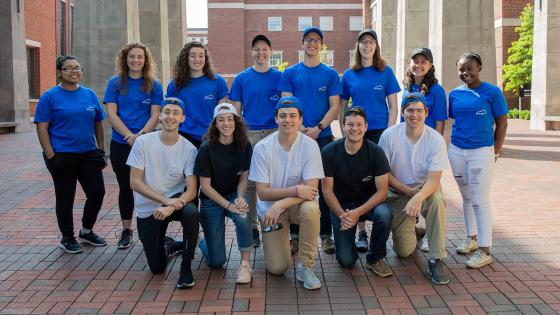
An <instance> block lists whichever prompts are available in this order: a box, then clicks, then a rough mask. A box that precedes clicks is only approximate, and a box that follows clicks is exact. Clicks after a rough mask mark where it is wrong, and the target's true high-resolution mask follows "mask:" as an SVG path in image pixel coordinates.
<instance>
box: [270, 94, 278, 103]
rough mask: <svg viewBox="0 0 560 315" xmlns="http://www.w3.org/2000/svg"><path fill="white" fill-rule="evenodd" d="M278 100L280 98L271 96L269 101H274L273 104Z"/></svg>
mask: <svg viewBox="0 0 560 315" xmlns="http://www.w3.org/2000/svg"><path fill="white" fill-rule="evenodd" d="M279 99H280V96H278V95H273V96H271V97H270V100H271V101H274V102H276V101H278V100H279Z"/></svg>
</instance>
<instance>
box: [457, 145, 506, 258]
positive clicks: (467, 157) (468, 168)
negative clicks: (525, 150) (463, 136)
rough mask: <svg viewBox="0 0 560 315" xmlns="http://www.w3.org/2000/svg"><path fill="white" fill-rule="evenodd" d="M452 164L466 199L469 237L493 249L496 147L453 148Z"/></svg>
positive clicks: (465, 212)
mask: <svg viewBox="0 0 560 315" xmlns="http://www.w3.org/2000/svg"><path fill="white" fill-rule="evenodd" d="M449 162H450V163H451V169H452V170H453V176H454V177H455V181H456V182H457V185H458V186H459V190H460V191H461V196H462V197H463V212H464V216H465V227H466V229H467V236H474V235H477V240H478V246H480V247H491V246H492V210H491V209H490V184H491V183H492V177H493V176H494V164H495V160H494V147H493V146H489V147H482V148H478V149H461V148H459V147H456V146H454V145H453V144H450V145H449Z"/></svg>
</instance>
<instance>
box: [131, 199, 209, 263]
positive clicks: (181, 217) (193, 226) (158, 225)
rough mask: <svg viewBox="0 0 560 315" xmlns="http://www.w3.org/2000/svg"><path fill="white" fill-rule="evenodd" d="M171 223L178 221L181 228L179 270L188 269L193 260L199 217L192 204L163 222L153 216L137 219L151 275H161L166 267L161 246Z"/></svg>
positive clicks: (165, 255) (139, 234)
mask: <svg viewBox="0 0 560 315" xmlns="http://www.w3.org/2000/svg"><path fill="white" fill-rule="evenodd" d="M154 210H155V209H154ZM171 221H179V222H181V226H182V227H183V256H182V258H183V260H182V262H181V270H184V269H185V268H190V264H191V261H192V260H193V258H194V250H195V249H196V242H197V241H198V223H199V221H200V216H199V213H198V209H197V208H196V206H195V205H194V204H193V203H192V202H189V203H188V204H187V205H186V206H184V207H183V209H181V210H178V211H175V212H174V213H173V214H172V215H170V216H169V217H167V218H166V219H165V220H163V221H160V220H156V219H154V216H153V215H151V216H149V217H147V218H137V221H136V225H137V228H138V237H139V238H140V241H142V245H143V246H144V253H146V259H147V260H148V266H149V267H150V270H151V271H152V272H153V273H163V272H164V271H165V267H166V266H167V254H168V253H166V252H165V247H164V246H163V245H164V236H165V232H166V231H167V226H168V225H169V222H171Z"/></svg>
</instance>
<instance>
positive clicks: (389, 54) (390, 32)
mask: <svg viewBox="0 0 560 315" xmlns="http://www.w3.org/2000/svg"><path fill="white" fill-rule="evenodd" d="M397 5H398V0H377V1H373V6H377V8H376V9H375V10H374V12H372V15H373V14H375V18H374V19H375V22H374V26H375V28H374V29H375V32H376V33H377V37H378V40H379V45H380V46H381V55H382V56H383V57H385V59H387V62H388V63H389V65H390V66H391V68H393V69H394V68H395V63H396V53H395V52H396V49H397Z"/></svg>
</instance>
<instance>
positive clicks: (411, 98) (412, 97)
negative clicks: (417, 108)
mask: <svg viewBox="0 0 560 315" xmlns="http://www.w3.org/2000/svg"><path fill="white" fill-rule="evenodd" d="M417 102H420V103H422V104H424V107H425V108H428V103H427V102H426V98H425V97H424V95H423V94H422V93H418V92H412V93H409V94H407V95H406V96H405V97H404V99H403V102H402V104H401V108H402V110H404V109H405V108H406V107H407V106H408V105H410V104H412V103H417Z"/></svg>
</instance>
